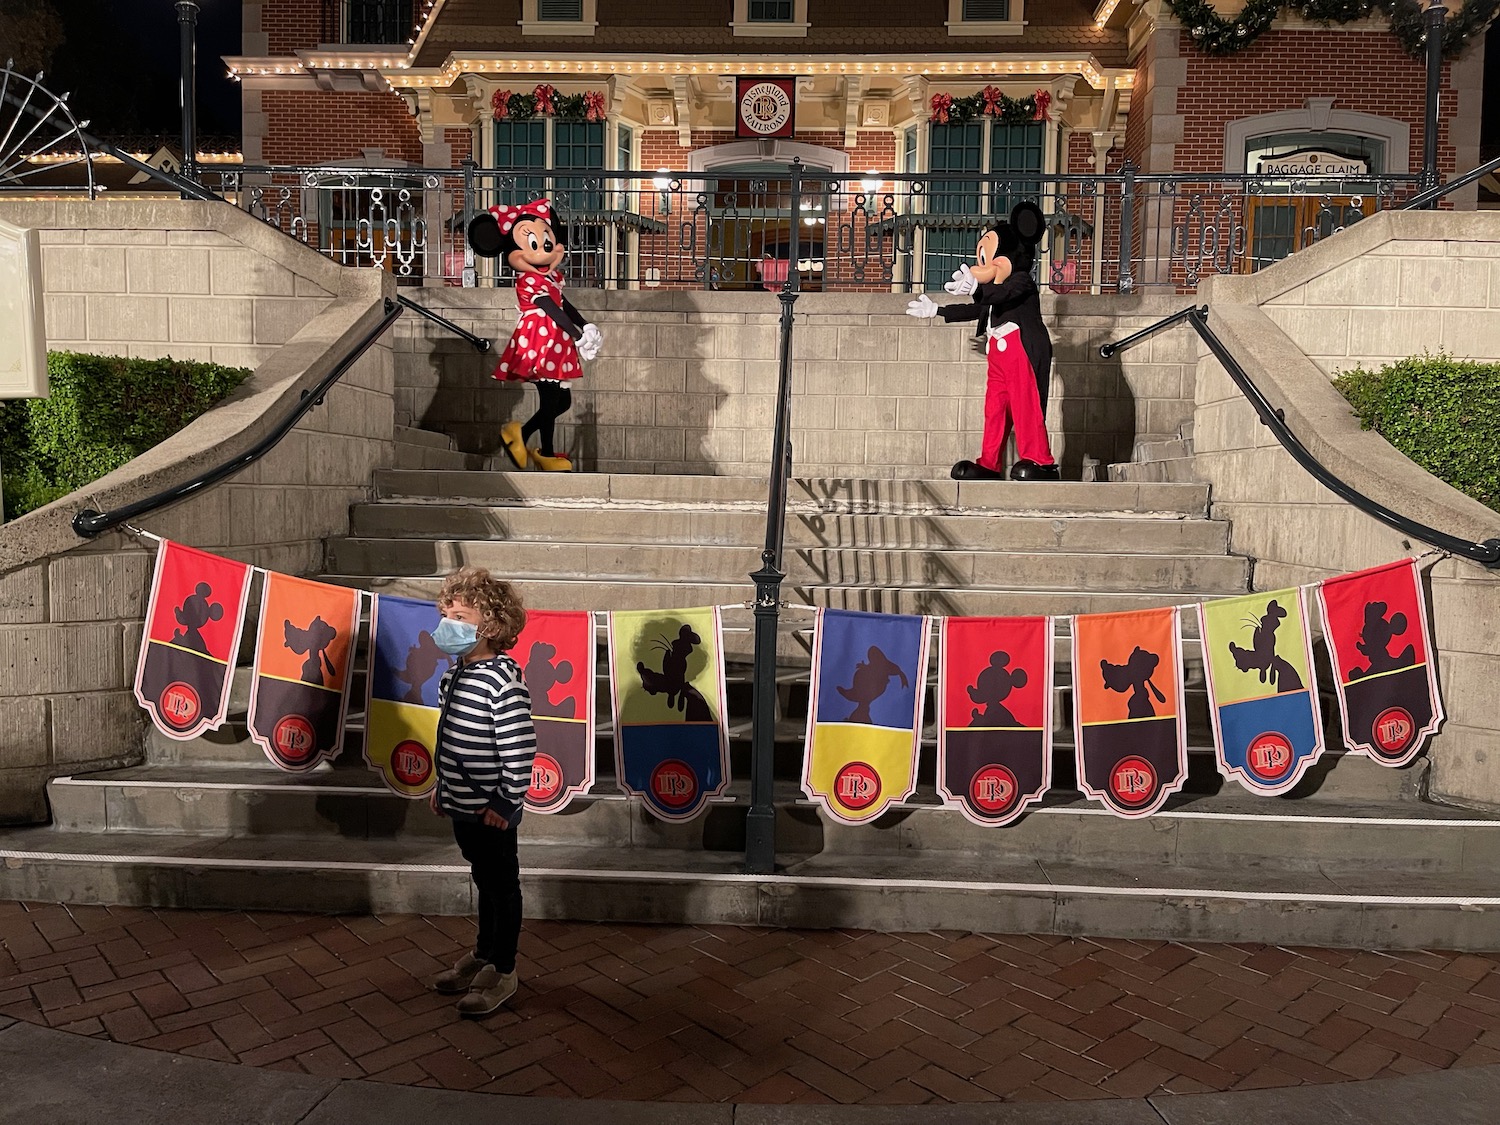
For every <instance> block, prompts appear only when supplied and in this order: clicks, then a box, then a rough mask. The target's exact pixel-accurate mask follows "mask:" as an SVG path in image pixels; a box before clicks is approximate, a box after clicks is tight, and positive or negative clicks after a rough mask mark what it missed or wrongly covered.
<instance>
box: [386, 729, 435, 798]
mask: <svg viewBox="0 0 1500 1125" xmlns="http://www.w3.org/2000/svg"><path fill="white" fill-rule="evenodd" d="M391 773H392V774H393V775H394V776H395V778H396V780H397V781H398V782H400V783H401V784H402V785H407V786H410V787H411V788H413V789H415V788H417V787H418V786H421V785H425V784H427V779H428V778H429V777H431V776H432V754H431V753H429V752H428V750H427V747H425V746H423V745H422V744H421V743H420V742H414V741H412V740H411V739H407V740H406V741H405V742H398V743H397V744H396V748H395V749H394V750H392V751H391Z"/></svg>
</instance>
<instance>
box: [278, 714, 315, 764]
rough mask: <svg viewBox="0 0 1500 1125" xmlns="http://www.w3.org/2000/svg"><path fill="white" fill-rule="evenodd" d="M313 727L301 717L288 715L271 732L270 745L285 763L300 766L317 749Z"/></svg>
mask: <svg viewBox="0 0 1500 1125" xmlns="http://www.w3.org/2000/svg"><path fill="white" fill-rule="evenodd" d="M317 741H318V740H317V736H316V734H315V733H314V732H313V725H312V724H311V723H310V722H308V721H307V720H306V719H304V718H303V717H302V716H301V715H288V716H286V718H284V719H282V720H281V721H280V722H278V723H277V724H276V726H275V727H274V728H272V730H271V745H272V746H273V747H274V748H275V750H276V753H277V754H279V755H281V757H282V758H284V759H285V760H286V761H287V762H289V763H290V764H292V765H294V766H296V765H301V764H302V763H303V762H305V761H307V759H309V758H311V757H312V755H313V750H314V749H315V748H316V747H317Z"/></svg>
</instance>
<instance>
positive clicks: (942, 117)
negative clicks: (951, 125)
mask: <svg viewBox="0 0 1500 1125" xmlns="http://www.w3.org/2000/svg"><path fill="white" fill-rule="evenodd" d="M952 105H953V95H952V94H933V95H932V117H931V120H933V121H936V122H937V123H938V124H939V125H946V124H948V109H949V107H950V106H952Z"/></svg>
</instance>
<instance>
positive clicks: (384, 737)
mask: <svg viewBox="0 0 1500 1125" xmlns="http://www.w3.org/2000/svg"><path fill="white" fill-rule="evenodd" d="M370 603H371V604H370V675H369V682H368V686H367V687H366V690H365V764H366V765H368V766H369V767H370V768H371V769H372V770H374V771H375V772H376V773H378V774H380V778H381V780H382V781H384V782H385V783H386V785H388V786H389V787H390V788H391V789H392V790H393V791H394V792H396V793H399V794H401V796H403V797H422V796H425V795H426V794H427V793H429V792H431V791H432V787H433V785H435V784H436V783H437V772H436V770H435V769H434V768H433V763H434V761H435V760H436V757H437V728H438V717H439V716H440V715H441V713H442V700H441V698H440V691H439V689H440V687H441V685H442V679H443V673H444V672H446V671H447V670H448V669H449V668H451V667H452V666H453V657H451V656H449V655H448V654H447V653H446V652H444V651H443V650H442V649H440V648H438V646H437V645H436V643H434V641H433V639H432V631H433V630H434V629H436V628H437V624H438V622H439V621H441V620H442V614H441V613H440V612H439V611H438V607H437V605H436V604H435V603H433V602H424V601H417V600H415V599H412V598H399V597H396V596H395V595H393V594H372V595H371V597H370Z"/></svg>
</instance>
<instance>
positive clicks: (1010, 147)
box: [989, 121, 1043, 215]
mask: <svg viewBox="0 0 1500 1125" xmlns="http://www.w3.org/2000/svg"><path fill="white" fill-rule="evenodd" d="M1042 135H1043V128H1042V123H1041V122H1040V121H1028V122H1026V123H1024V124H1021V125H1006V124H1004V123H1002V122H999V121H996V122H995V123H994V124H993V125H992V126H991V132H990V174H991V179H990V207H989V210H990V213H991V214H993V215H1008V214H1010V209H1011V208H1012V207H1014V206H1015V205H1016V204H1017V203H1019V202H1021V201H1022V200H1023V199H1030V200H1033V201H1035V202H1037V203H1040V202H1041V197H1042V182H1041V179H1040V176H1041V174H1042Z"/></svg>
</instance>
